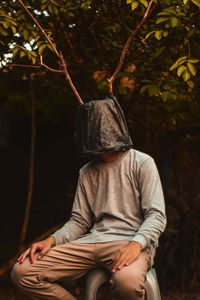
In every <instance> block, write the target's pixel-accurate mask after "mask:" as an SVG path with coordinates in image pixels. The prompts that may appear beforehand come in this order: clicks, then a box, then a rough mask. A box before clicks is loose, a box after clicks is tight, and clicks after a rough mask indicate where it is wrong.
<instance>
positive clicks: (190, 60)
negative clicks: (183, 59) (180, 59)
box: [188, 58, 199, 64]
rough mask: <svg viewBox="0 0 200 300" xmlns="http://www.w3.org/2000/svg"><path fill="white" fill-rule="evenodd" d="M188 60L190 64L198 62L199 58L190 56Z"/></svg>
mask: <svg viewBox="0 0 200 300" xmlns="http://www.w3.org/2000/svg"><path fill="white" fill-rule="evenodd" d="M188 62H189V63H191V64H196V63H198V62H199V59H194V58H190V59H188Z"/></svg>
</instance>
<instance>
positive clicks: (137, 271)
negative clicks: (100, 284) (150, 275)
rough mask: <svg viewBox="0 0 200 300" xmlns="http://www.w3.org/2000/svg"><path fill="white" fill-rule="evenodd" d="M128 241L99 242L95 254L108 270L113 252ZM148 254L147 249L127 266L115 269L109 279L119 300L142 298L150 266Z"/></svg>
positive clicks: (137, 299)
mask: <svg viewBox="0 0 200 300" xmlns="http://www.w3.org/2000/svg"><path fill="white" fill-rule="evenodd" d="M128 243H129V241H116V242H110V243H104V244H99V246H98V251H97V253H98V254H97V256H98V259H99V261H101V263H103V265H104V266H106V267H107V268H108V269H109V270H111V268H112V258H113V256H114V254H115V252H116V251H117V250H118V249H120V248H122V247H123V246H125V245H127V244H128ZM150 261H151V259H150V254H149V251H148V250H144V251H142V252H141V253H140V255H139V257H138V258H137V259H136V260H135V261H133V262H132V263H131V264H130V265H128V266H127V267H126V266H124V267H123V268H122V269H121V270H120V271H116V272H115V273H114V274H113V275H112V277H111V280H110V283H111V287H112V290H113V292H114V293H115V294H116V298H117V299H120V300H124V299H126V300H143V299H144V295H145V289H144V285H145V281H146V274H147V271H148V269H149V268H150V263H151V262H150Z"/></svg>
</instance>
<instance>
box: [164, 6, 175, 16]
mask: <svg viewBox="0 0 200 300" xmlns="http://www.w3.org/2000/svg"><path fill="white" fill-rule="evenodd" d="M163 11H164V12H167V13H170V14H174V15H176V8H175V7H174V6H171V7H167V8H165V9H163Z"/></svg>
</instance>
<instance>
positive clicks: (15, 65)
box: [4, 64, 41, 69]
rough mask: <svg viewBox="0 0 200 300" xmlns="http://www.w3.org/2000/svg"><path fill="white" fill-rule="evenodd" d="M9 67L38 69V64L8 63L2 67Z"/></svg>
mask: <svg viewBox="0 0 200 300" xmlns="http://www.w3.org/2000/svg"><path fill="white" fill-rule="evenodd" d="M10 67H23V68H34V69H40V68H41V66H40V65H35V66H34V65H21V64H9V65H6V66H4V68H10Z"/></svg>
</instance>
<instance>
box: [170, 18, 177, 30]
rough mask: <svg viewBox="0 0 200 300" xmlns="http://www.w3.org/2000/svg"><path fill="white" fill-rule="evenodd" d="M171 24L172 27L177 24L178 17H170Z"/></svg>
mask: <svg viewBox="0 0 200 300" xmlns="http://www.w3.org/2000/svg"><path fill="white" fill-rule="evenodd" d="M170 23H171V26H172V27H173V28H174V27H176V26H177V25H178V19H177V18H176V17H170Z"/></svg>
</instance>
